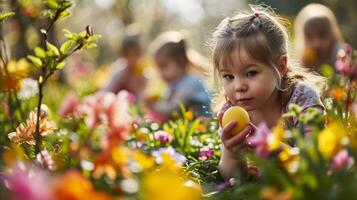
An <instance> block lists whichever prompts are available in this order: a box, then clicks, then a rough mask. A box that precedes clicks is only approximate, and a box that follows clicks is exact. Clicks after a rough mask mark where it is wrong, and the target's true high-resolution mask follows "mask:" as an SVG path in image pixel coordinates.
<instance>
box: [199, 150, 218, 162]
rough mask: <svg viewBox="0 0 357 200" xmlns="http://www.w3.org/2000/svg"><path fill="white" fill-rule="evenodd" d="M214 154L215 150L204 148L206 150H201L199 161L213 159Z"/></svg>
mask: <svg viewBox="0 0 357 200" xmlns="http://www.w3.org/2000/svg"><path fill="white" fill-rule="evenodd" d="M213 154H214V150H213V149H210V148H208V147H204V148H202V149H201V151H200V156H199V158H198V159H200V160H207V159H209V158H211V157H213Z"/></svg>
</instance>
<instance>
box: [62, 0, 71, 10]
mask: <svg viewBox="0 0 357 200" xmlns="http://www.w3.org/2000/svg"><path fill="white" fill-rule="evenodd" d="M72 5H73V3H72V2H71V1H62V2H61V6H62V8H64V9H67V8H70V7H71V6H72Z"/></svg>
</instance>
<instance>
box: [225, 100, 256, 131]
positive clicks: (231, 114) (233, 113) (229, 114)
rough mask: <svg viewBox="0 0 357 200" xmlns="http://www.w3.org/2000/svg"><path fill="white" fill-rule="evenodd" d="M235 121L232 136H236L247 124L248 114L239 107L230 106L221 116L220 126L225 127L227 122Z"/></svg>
mask: <svg viewBox="0 0 357 200" xmlns="http://www.w3.org/2000/svg"><path fill="white" fill-rule="evenodd" d="M231 121H236V122H237V124H236V126H235V127H234V129H233V134H234V135H235V134H238V133H239V132H241V131H242V130H243V129H244V128H245V127H246V126H247V125H248V124H249V121H250V119H249V115H248V112H247V111H246V110H245V109H244V108H242V107H240V106H232V107H230V108H229V109H228V110H227V111H226V112H224V114H223V118H222V126H223V127H225V126H226V125H227V124H228V123H229V122H231Z"/></svg>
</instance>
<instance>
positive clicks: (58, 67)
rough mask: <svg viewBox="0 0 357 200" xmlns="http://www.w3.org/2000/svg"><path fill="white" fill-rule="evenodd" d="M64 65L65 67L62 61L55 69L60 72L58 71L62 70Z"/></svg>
mask: <svg viewBox="0 0 357 200" xmlns="http://www.w3.org/2000/svg"><path fill="white" fill-rule="evenodd" d="M65 65H66V62H64V61H62V62H60V63H58V64H57V66H56V69H58V70H60V69H62V68H63V67H64V66H65Z"/></svg>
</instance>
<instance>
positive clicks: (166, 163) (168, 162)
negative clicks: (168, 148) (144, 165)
mask: <svg viewBox="0 0 357 200" xmlns="http://www.w3.org/2000/svg"><path fill="white" fill-rule="evenodd" d="M161 157H162V164H161V167H162V169H165V170H167V171H171V172H176V173H178V172H182V168H181V167H180V166H179V165H178V164H177V162H176V160H175V159H174V158H173V157H172V156H171V155H169V154H167V153H162V154H161Z"/></svg>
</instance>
